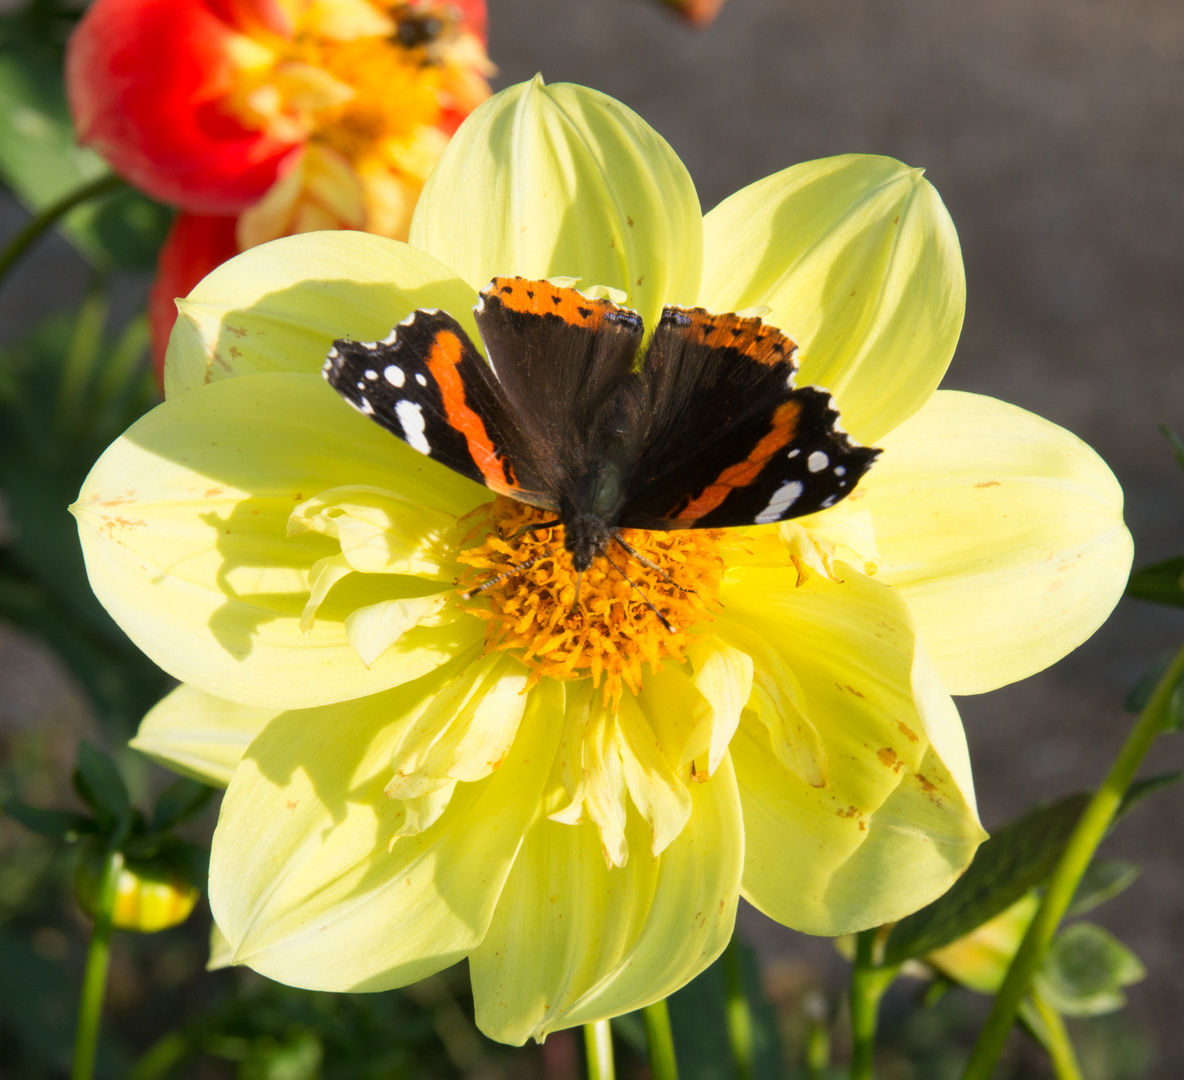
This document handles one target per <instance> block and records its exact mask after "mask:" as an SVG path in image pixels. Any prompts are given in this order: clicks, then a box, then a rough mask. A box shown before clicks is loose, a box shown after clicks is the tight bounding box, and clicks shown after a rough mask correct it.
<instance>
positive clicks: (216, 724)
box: [128, 685, 277, 787]
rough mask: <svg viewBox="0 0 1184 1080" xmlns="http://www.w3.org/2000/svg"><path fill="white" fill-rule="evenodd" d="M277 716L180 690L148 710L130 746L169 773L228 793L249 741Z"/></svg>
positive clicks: (191, 689)
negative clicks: (192, 779) (177, 774)
mask: <svg viewBox="0 0 1184 1080" xmlns="http://www.w3.org/2000/svg"><path fill="white" fill-rule="evenodd" d="M276 715H277V710H275V709H259V708H255V707H254V706H251V705H236V704H235V703H234V702H232V701H223V700H222V699H221V698H216V697H213V696H212V695H210V694H207V693H205V692H204V691H201V690H198V689H197V688H196V687H194V686H184V685H182V686H178V687H177V688H176V689H175V690H173V691H172V692H171V693H169V694H167V695H166V696H165V697H164V698H163V699H162V700H161V701H159V702H158V703H157V704H156V705H154V706H153V707H152V708H151V709H150V710H149V712H148V715H147V716H145V717H144V719H143V720H141V721H140V730H139V731H138V732H136V737H135V738H134V739H132V740H131V741H130V742H129V743H128V745H129V746H131V747H133V748H134V749H136V750H139V751H140V753H141V754H147V755H148V757H150V758H152V760H153V761H157V762H159V763H160V764H161V765H163V766H164V767H165V768H166V769H172V770H173V772H179V773H182V774H183V775H185V776H191V777H193V778H194V779H195V780H200V781H201V782H202V783H203V784H216V785H217V786H218V787H225V786H226V785H227V784H229V783H230V777H231V776H232V775H233V773H234V770H235V766H237V765H238V763H239V761H240V760H241V759H242V756H243V754H244V753H245V752H246V749H247V747H248V746H250V745H251V740H252V739H254V738H255V736H256V735H258V734H259V732H261V731H262V730H263V728H264V727H265V726H266V724H267V722H268V721H269V720H270V719H271V718H272V717H274V716H276Z"/></svg>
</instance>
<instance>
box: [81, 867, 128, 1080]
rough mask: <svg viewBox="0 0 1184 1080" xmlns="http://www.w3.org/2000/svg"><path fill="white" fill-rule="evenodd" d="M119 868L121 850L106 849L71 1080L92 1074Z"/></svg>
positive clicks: (87, 1077)
mask: <svg viewBox="0 0 1184 1080" xmlns="http://www.w3.org/2000/svg"><path fill="white" fill-rule="evenodd" d="M122 870H123V852H121V851H108V852H107V857H106V859H105V860H104V861H103V876H102V877H101V878H100V879H99V892H98V896H96V897H95V925H94V929H93V930H92V931H91V935H90V948H89V949H88V950H87V953H86V972H85V974H84V975H83V976H82V1000H81V1002H80V1003H79V1006H78V1033H77V1035H76V1037H75V1039H74V1068H73V1070H72V1071H71V1073H70V1080H91V1077H92V1076H93V1075H94V1070H95V1050H96V1049H97V1047H98V1044H99V1028H100V1026H101V1024H102V1016H103V997H104V996H105V994H106V990H107V960H108V958H109V956H110V954H111V914H112V911H113V910H114V908H115V895H116V887H117V886H118V885H119V875H120V872H121V871H122Z"/></svg>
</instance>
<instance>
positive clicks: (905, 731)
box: [896, 720, 918, 742]
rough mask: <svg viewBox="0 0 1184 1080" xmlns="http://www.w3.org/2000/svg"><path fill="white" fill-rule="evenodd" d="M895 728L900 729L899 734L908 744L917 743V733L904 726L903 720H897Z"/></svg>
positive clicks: (906, 725)
mask: <svg viewBox="0 0 1184 1080" xmlns="http://www.w3.org/2000/svg"><path fill="white" fill-rule="evenodd" d="M896 726H897V727H898V728H899V729H900V733H901V734H902V735H903V736H904V737H905V738H906V739H908V741H909V742H916V741H917V738H918V735H917V733H916V732H915V731H914V730H913V729H912V728H910V727H909V726H908V724H906V723H905V722H904V721H903V720H897V721H896Z"/></svg>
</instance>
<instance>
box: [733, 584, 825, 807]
mask: <svg viewBox="0 0 1184 1080" xmlns="http://www.w3.org/2000/svg"><path fill="white" fill-rule="evenodd" d="M795 577H796V574H795ZM716 629H717V632H718V634H719V637H720V640H721V641H723V642H725V643H730V645H731V646H732V647H734V648H735V649H736V650H737V651H739V652H742V653H744V654H745V655H747V656H748V657H750V658H751V661H752V689H751V692H750V693H749V696H748V698H747V700H746V701H745V708H746V709H747V710H748V711H749V712H750V713H751V715H752V717H753V718H755V719H756V720H757V721H758V722H760V723H761V724H763V725H764V727H765V731H766V735H767V737H768V739H769V745H770V749H771V750H772V751H773V753H774V754H776V755H777V758H778V760H779V761H780V762H781V764H782V765H784V766H785V767H786V768H787V769H789V770H790V771H791V772H792V773H793V774H794V775H795V776H797V778H798V779H799V780H801V781H802V782H803V783H806V784H809V785H810V786H811V787H822V785H823V784H825V783H826V744H825V743H824V742H823V741H822V737H821V736H820V735H819V734H818V729H817V728H816V727H815V726H814V724H813V723H812V722H811V720H810V717H809V716H808V715H807V714H806V695H805V694H804V692H803V691H802V688H801V686H800V685H799V684H798V680H797V678H796V677H795V676H794V673H793V670H792V668H790V666H789V664H787V663H786V661H785V659H784V658H783V657H782V656H781V654H780V653H778V652H777V650H776V649H773V648H770V646H769V644H768V642H767V641H765V639H764V638H763V637H762V635H761V634H759V633H756V632H753V631H752V630H749V629H745V628H744V627H742V626H740V625H738V624H736V623H734V622H732V621H731V620H727V619H724V620H721V621H720V622H719V623H717V625H716ZM729 745H730V744H729Z"/></svg>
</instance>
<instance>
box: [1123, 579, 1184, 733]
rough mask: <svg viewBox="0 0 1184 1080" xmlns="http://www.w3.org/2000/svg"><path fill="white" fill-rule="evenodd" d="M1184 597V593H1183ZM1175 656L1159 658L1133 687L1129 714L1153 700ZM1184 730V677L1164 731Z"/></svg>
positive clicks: (1171, 700) (1126, 703)
mask: <svg viewBox="0 0 1184 1080" xmlns="http://www.w3.org/2000/svg"><path fill="white" fill-rule="evenodd" d="M1180 562H1181V565H1182V566H1184V559H1182V560H1180ZM1181 596H1182V597H1184V593H1181ZM1174 656H1175V653H1174V652H1169V653H1164V654H1163V655H1161V656H1160V657H1158V658H1157V659H1156V661H1155V663H1153V664H1152V665H1151V666H1150V667H1149V668H1148V669H1147V670H1146V671H1145V672H1143V674H1142V675H1141V676H1140V677H1139V681H1138V682H1137V683H1135V685H1134V687H1132V689H1131V692H1130V693H1129V694H1127V696H1126V698H1125V700H1124V701H1123V703H1122V707H1123V708H1124V709H1126V711H1127V712H1129V713H1140V712H1142V711H1143V710H1144V709H1145V708H1146V707H1147V703H1148V702H1149V701H1150V700H1151V695H1152V694H1153V693H1154V692H1155V688H1156V687H1157V686H1158V685H1159V680H1160V679H1162V678H1163V676H1164V673H1165V672H1166V671H1167V670H1168V667H1169V666H1170V665H1171V662H1172V658H1173V657H1174ZM1181 728H1184V676H1182V677H1181V678H1180V679H1179V680H1178V681H1177V682H1176V685H1175V687H1174V688H1173V689H1172V696H1171V697H1170V698H1169V699H1168V706H1167V711H1166V714H1165V716H1164V723H1163V730H1164V731H1179V730H1181Z"/></svg>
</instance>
